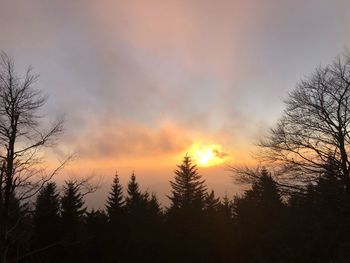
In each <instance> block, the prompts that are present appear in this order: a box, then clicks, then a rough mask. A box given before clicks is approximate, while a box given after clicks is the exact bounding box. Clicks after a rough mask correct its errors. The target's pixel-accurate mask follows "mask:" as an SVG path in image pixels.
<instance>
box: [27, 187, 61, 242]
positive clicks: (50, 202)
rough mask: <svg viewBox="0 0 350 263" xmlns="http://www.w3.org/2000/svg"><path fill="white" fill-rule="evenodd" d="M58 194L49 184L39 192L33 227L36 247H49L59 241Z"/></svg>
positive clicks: (55, 188)
mask: <svg viewBox="0 0 350 263" xmlns="http://www.w3.org/2000/svg"><path fill="white" fill-rule="evenodd" d="M59 209H60V204H59V194H58V193H57V186H56V184H55V183H53V182H50V183H48V184H47V185H46V186H44V187H43V188H42V189H41V191H40V192H39V194H38V196H37V198H36V202H35V212H34V218H33V219H34V227H35V235H36V239H37V240H36V242H37V245H39V246H43V245H50V244H53V243H55V242H57V241H58V239H59V224H60V215H59Z"/></svg>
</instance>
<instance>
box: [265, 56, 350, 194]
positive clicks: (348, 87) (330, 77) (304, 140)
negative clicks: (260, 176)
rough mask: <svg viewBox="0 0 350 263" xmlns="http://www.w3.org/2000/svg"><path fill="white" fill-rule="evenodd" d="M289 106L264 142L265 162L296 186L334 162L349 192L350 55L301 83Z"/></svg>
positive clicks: (291, 96) (337, 60)
mask: <svg viewBox="0 0 350 263" xmlns="http://www.w3.org/2000/svg"><path fill="white" fill-rule="evenodd" d="M285 103H286V109H285V111H284V113H283V115H282V117H281V118H280V120H279V121H278V123H277V125H276V127H275V128H273V129H271V132H270V135H269V136H267V138H265V139H264V140H262V141H261V142H260V146H261V150H262V152H261V157H262V158H263V159H264V160H269V161H274V162H277V163H278V164H282V165H281V166H280V167H281V168H282V170H283V171H284V172H283V173H281V176H282V175H283V177H281V180H282V179H286V180H288V181H293V182H295V183H297V184H301V183H304V184H308V183H314V182H316V181H317V178H318V176H319V175H320V174H321V173H322V170H323V166H324V164H325V163H326V162H327V160H328V158H332V159H333V160H334V161H335V162H336V163H337V166H338V167H339V168H340V172H341V173H340V174H339V178H340V179H341V180H342V182H343V184H344V186H345V187H346V188H347V189H348V192H349V193H350V160H349V146H350V108H349V106H348V105H349V104H350V54H349V52H346V53H345V54H344V56H343V57H342V58H338V59H336V60H334V62H333V63H332V64H330V65H327V66H325V67H319V68H318V69H317V70H316V71H315V72H314V73H313V74H312V75H311V76H310V77H309V78H307V79H305V80H302V81H301V82H300V84H299V85H298V86H297V87H296V89H295V90H293V91H292V92H291V93H290V94H289V96H288V98H287V99H286V101H285ZM296 178H297V181H296Z"/></svg>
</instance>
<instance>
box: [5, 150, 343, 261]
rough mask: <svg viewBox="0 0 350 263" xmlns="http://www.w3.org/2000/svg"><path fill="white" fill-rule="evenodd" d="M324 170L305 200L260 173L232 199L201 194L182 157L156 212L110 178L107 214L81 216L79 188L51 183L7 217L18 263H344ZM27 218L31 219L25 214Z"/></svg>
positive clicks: (339, 210)
mask: <svg viewBox="0 0 350 263" xmlns="http://www.w3.org/2000/svg"><path fill="white" fill-rule="evenodd" d="M337 172H338V169H336V167H333V166H331V165H329V166H327V168H325V170H324V171H323V173H322V175H321V176H320V177H319V179H318V181H317V183H315V184H310V185H309V186H308V187H307V189H306V190H305V191H298V192H294V193H293V194H290V195H289V197H288V198H287V197H286V196H284V195H283V196H282V194H281V191H280V188H279V186H278V184H277V183H276V182H275V181H274V179H273V178H272V176H271V174H270V173H269V172H268V171H267V170H266V169H264V168H263V169H260V170H258V171H257V172H256V174H255V181H254V182H253V183H252V185H251V187H250V189H248V190H246V191H245V192H244V193H243V194H242V195H241V196H236V197H234V198H233V199H229V198H228V197H224V198H222V199H220V198H218V197H216V196H215V194H214V192H213V191H207V188H206V186H205V182H204V180H203V179H202V178H201V176H200V175H199V173H198V171H197V168H196V165H195V164H194V163H193V162H192V160H191V158H190V157H188V156H186V157H185V158H184V160H183V163H182V164H181V165H179V166H178V167H177V169H176V170H175V177H174V179H173V181H171V182H170V184H171V188H172V191H171V193H170V195H169V196H168V197H169V199H170V201H171V205H170V206H169V207H168V208H166V209H162V208H161V206H160V204H159V202H158V200H157V197H156V196H155V195H154V194H149V193H148V192H142V191H141V190H140V187H139V184H138V183H137V180H136V176H135V175H134V174H132V175H131V178H130V181H129V183H128V185H127V189H123V188H122V186H121V185H120V182H119V178H118V175H115V177H114V181H113V185H112V186H111V191H110V194H109V196H108V199H107V200H106V206H105V209H101V210H91V211H87V209H86V206H85V203H84V199H83V195H82V193H81V191H80V188H79V187H80V185H79V184H77V183H76V182H73V181H68V182H66V184H65V185H64V187H63V190H62V191H61V192H59V191H58V188H57V186H56V184H55V183H54V182H49V183H47V184H46V185H45V186H44V187H43V188H42V189H41V191H40V193H39V194H38V196H37V198H36V201H35V204H34V207H33V209H29V208H30V207H28V206H20V205H19V204H18V203H16V199H15V198H14V199H13V200H14V202H13V205H14V206H17V209H12V211H17V212H16V213H15V214H13V215H12V216H13V219H12V220H14V221H17V222H19V224H20V226H17V227H16V231H18V239H17V240H14V244H13V245H12V246H11V251H10V252H9V253H10V254H11V257H10V258H13V259H14V261H16V262H349V259H350V252H349V251H350V250H349V248H350V202H349V201H350V196H349V194H348V193H346V191H345V188H344V186H343V185H342V183H341V181H340V180H338V179H337ZM30 211H31V212H30Z"/></svg>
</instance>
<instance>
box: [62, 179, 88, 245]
mask: <svg viewBox="0 0 350 263" xmlns="http://www.w3.org/2000/svg"><path fill="white" fill-rule="evenodd" d="M85 211H86V208H85V207H84V200H83V196H82V194H81V193H80V192H79V185H78V184H76V183H75V182H73V181H66V184H65V186H64V190H63V196H62V198H61V214H62V228H63V231H64V233H65V235H66V238H67V241H68V242H74V241H75V240H76V238H77V234H78V229H79V224H80V223H81V222H82V217H83V215H84V213H85Z"/></svg>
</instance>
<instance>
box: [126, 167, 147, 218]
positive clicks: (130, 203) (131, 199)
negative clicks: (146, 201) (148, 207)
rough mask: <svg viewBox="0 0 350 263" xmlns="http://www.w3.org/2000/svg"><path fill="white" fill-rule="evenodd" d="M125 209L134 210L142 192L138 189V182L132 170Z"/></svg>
mask: <svg viewBox="0 0 350 263" xmlns="http://www.w3.org/2000/svg"><path fill="white" fill-rule="evenodd" d="M127 192H128V195H127V197H126V209H127V211H128V212H129V213H133V212H135V210H137V209H138V208H139V206H140V205H141V203H142V199H143V198H142V193H141V191H140V189H139V184H138V183H137V181H136V176H135V173H134V172H133V173H132V175H131V177H130V181H129V183H128V189H127Z"/></svg>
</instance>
